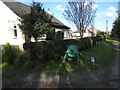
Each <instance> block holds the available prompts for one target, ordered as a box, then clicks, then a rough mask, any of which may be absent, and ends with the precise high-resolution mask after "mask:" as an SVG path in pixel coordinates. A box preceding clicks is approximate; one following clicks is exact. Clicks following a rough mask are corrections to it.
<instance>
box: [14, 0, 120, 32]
mask: <svg viewBox="0 0 120 90" xmlns="http://www.w3.org/2000/svg"><path fill="white" fill-rule="evenodd" d="M16 1H19V2H22V3H25V4H28V5H30V4H31V0H27V1H26V0H16ZM37 1H40V2H42V3H43V7H44V8H45V10H46V11H47V10H48V8H50V11H51V14H53V15H54V16H55V17H56V18H57V19H58V20H60V21H61V22H63V23H64V24H65V25H67V26H68V27H70V28H71V29H72V30H73V31H75V30H77V29H76V27H75V25H73V24H71V23H69V22H68V21H67V20H66V19H65V17H64V15H63V13H64V9H65V8H66V6H68V2H67V1H65V0H64V1H63V0H37ZM94 1H95V0H94ZM118 1H119V0H96V1H95V8H97V12H96V17H95V21H94V27H95V28H97V29H99V30H101V31H106V20H107V21H108V24H107V26H108V31H111V29H112V26H113V22H114V20H115V19H116V17H117V13H116V11H117V10H118Z"/></svg>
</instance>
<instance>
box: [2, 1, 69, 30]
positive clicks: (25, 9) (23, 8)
mask: <svg viewBox="0 0 120 90" xmlns="http://www.w3.org/2000/svg"><path fill="white" fill-rule="evenodd" d="M3 3H4V4H5V5H6V6H7V7H8V8H10V9H11V10H12V11H13V12H14V13H15V14H16V15H18V16H19V17H21V16H22V15H23V14H24V13H30V10H31V8H30V6H28V5H26V4H23V3H20V2H16V1H15V2H3ZM52 22H53V24H52V26H53V27H55V28H63V29H70V28H69V27H67V26H66V25H64V24H63V23H62V22H61V21H59V20H58V19H57V18H55V17H53V18H52Z"/></svg>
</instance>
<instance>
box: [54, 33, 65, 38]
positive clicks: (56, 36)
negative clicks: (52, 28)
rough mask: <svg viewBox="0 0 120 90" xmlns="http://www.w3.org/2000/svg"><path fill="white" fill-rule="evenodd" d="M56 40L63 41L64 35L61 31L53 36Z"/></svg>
mask: <svg viewBox="0 0 120 90" xmlns="http://www.w3.org/2000/svg"><path fill="white" fill-rule="evenodd" d="M55 38H56V39H63V38H64V33H63V32H62V31H58V32H56V34H55Z"/></svg>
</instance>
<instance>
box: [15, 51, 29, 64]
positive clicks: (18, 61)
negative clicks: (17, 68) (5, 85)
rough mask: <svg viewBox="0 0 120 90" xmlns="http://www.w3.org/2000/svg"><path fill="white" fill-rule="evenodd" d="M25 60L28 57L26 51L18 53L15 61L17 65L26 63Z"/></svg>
mask: <svg viewBox="0 0 120 90" xmlns="http://www.w3.org/2000/svg"><path fill="white" fill-rule="evenodd" d="M25 61H27V57H26V55H25V53H24V52H20V53H18V55H17V57H16V59H15V61H14V63H15V64H17V65H24V63H25Z"/></svg>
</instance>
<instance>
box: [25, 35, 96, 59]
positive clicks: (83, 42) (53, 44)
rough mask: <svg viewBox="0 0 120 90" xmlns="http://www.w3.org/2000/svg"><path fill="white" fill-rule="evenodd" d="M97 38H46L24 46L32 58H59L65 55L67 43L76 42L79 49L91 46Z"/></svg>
mask: <svg viewBox="0 0 120 90" xmlns="http://www.w3.org/2000/svg"><path fill="white" fill-rule="evenodd" d="M96 41H97V40H96V39H95V38H94V39H92V38H88V37H87V38H83V39H77V40H76V39H69V40H46V41H41V42H27V43H24V44H23V48H24V50H25V51H26V53H27V55H28V56H29V58H30V60H41V61H48V60H59V59H60V58H61V56H64V54H65V52H66V49H67V45H69V44H76V45H78V46H79V51H81V50H85V49H88V48H90V47H91V46H92V45H93V42H94V43H95V42H96Z"/></svg>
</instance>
